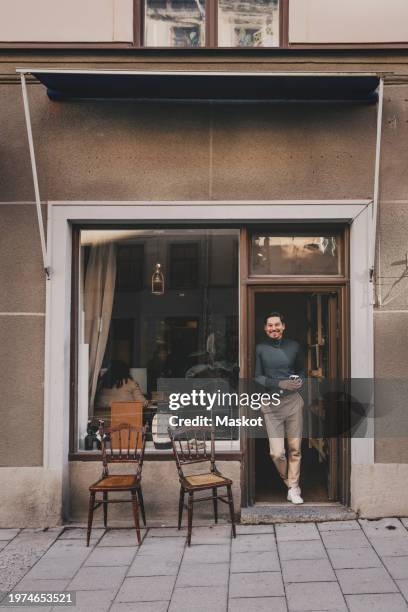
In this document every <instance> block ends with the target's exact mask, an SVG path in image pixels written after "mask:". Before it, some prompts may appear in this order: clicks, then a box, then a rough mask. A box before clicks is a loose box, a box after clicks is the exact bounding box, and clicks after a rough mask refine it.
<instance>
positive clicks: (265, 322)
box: [264, 311, 285, 325]
mask: <svg viewBox="0 0 408 612" xmlns="http://www.w3.org/2000/svg"><path fill="white" fill-rule="evenodd" d="M271 317H279V319H280V320H281V321H282V323H285V316H284V315H283V314H282V313H281V312H277V311H273V312H270V313H269V314H268V315H266V317H265V318H264V325H266V324H267V322H268V319H270V318H271Z"/></svg>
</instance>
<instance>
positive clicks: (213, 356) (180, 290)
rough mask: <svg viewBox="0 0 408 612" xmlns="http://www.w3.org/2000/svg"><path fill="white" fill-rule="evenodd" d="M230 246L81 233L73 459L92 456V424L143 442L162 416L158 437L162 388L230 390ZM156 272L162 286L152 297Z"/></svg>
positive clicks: (233, 272) (220, 241)
mask: <svg viewBox="0 0 408 612" xmlns="http://www.w3.org/2000/svg"><path fill="white" fill-rule="evenodd" d="M238 240H239V230H235V229H230V230H228V229H166V230H164V229H150V228H149V229H148V228H146V229H126V230H115V229H104V230H81V256H80V266H79V268H80V279H79V286H80V291H79V296H78V297H79V300H78V310H79V320H78V327H79V334H78V337H79V345H78V417H77V435H76V439H77V449H79V450H92V449H93V448H94V447H95V444H97V440H96V439H95V436H94V434H92V433H90V432H88V431H87V429H89V428H90V427H96V428H97V424H98V419H104V420H105V422H106V425H108V426H109V425H110V424H112V423H113V422H117V421H119V422H121V421H120V419H122V420H126V422H130V420H129V419H133V420H132V423H133V424H134V425H137V424H140V423H147V424H148V425H149V431H151V432H152V431H153V430H154V427H155V426H156V425H157V422H158V420H159V417H158V415H162V416H161V417H160V422H162V421H164V422H165V428H164V431H165V432H167V426H168V422H167V420H166V419H167V417H166V415H168V413H169V410H168V406H166V402H165V401H164V400H163V397H162V393H161V390H160V381H163V380H164V379H165V380H170V381H174V380H175V379H177V380H181V381H190V382H191V381H192V380H193V381H196V383H197V384H201V383H200V380H201V379H203V378H205V379H223V380H225V381H227V383H228V384H233V383H235V381H236V378H237V376H238V370H237V368H238V259H237V256H236V253H237V251H238ZM158 263H159V264H160V266H161V270H162V271H163V275H164V278H165V283H164V292H163V293H161V294H160V295H155V294H153V292H152V284H151V276H152V272H153V270H154V269H155V266H156V265H157V264H158ZM174 384H178V383H176V382H175V383H174ZM123 411H128V412H126V413H125V412H123ZM163 415H164V416H163ZM155 417H157V418H156V419H155ZM154 420H155V422H156V425H155V423H154ZM88 421H90V423H89V422H88ZM236 435H237V433H236V432H235V431H234V432H232V431H231V428H225V430H222V429H219V430H218V432H217V437H218V438H219V439H223V440H231V439H234V438H233V437H232V436H236ZM149 444H150V447H152V446H153V445H154V444H155V441H154V438H153V440H152V441H150V442H149ZM156 448H159V446H156Z"/></svg>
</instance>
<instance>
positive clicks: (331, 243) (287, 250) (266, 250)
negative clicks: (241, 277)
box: [250, 233, 340, 276]
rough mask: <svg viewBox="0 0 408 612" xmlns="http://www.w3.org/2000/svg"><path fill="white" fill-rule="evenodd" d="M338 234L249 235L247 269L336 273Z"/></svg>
mask: <svg viewBox="0 0 408 612" xmlns="http://www.w3.org/2000/svg"><path fill="white" fill-rule="evenodd" d="M339 246H340V243H339V237H338V236H333V235H328V234H327V235H324V236H307V235H302V236H300V235H297V236H290V235H276V234H275V235H268V234H261V233H256V234H254V235H253V236H252V241H251V257H250V260H251V261H250V270H251V274H254V275H273V276H282V275H292V274H297V275H299V274H303V275H309V274H310V275H313V274H323V275H325V274H339V273H340V256H339Z"/></svg>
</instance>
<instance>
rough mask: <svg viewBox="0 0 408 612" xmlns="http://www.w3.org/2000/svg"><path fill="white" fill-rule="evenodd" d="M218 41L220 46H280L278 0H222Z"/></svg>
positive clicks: (219, 8) (219, 12)
mask: <svg viewBox="0 0 408 612" xmlns="http://www.w3.org/2000/svg"><path fill="white" fill-rule="evenodd" d="M218 45H219V46H220V47H277V46H278V45H279V2H278V0H251V1H250V2H242V0H219V2H218Z"/></svg>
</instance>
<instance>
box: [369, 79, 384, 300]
mask: <svg viewBox="0 0 408 612" xmlns="http://www.w3.org/2000/svg"><path fill="white" fill-rule="evenodd" d="M383 106H384V77H381V79H380V83H379V86H378V106H377V137H376V145H375V166H374V194H373V214H372V234H371V244H370V255H369V257H370V259H369V270H370V282H371V283H373V296H374V297H373V303H374V304H375V303H376V298H375V291H376V288H375V284H376V280H377V279H376V247H377V225H378V208H379V206H378V205H379V197H380V162H381V137H382V119H383ZM379 302H380V303H379V305H381V297H380V298H379Z"/></svg>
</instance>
